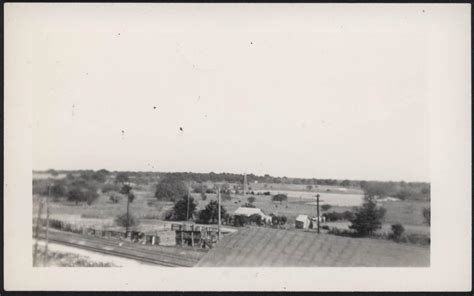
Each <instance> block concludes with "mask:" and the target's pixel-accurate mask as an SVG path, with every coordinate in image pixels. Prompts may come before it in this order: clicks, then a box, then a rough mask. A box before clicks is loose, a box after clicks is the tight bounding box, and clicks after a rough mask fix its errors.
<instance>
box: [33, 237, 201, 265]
mask: <svg viewBox="0 0 474 296" xmlns="http://www.w3.org/2000/svg"><path fill="white" fill-rule="evenodd" d="M38 238H40V239H45V236H44V234H43V233H42V234H40V235H39V237H38ZM48 239H49V241H51V242H55V243H58V244H63V245H68V246H72V247H76V248H81V249H85V250H90V251H94V252H99V253H103V254H107V255H113V256H118V257H123V258H128V259H133V260H137V261H141V262H145V263H149V264H153V265H159V266H167V267H192V266H194V265H196V264H197V263H198V262H199V260H200V259H201V257H202V256H203V255H204V254H205V253H206V252H202V251H195V250H180V249H173V250H171V249H170V250H167V251H164V250H163V249H159V248H158V247H157V248H156V249H151V248H144V246H141V245H137V244H132V243H127V242H122V241H118V240H107V239H103V238H98V237H87V236H82V235H77V234H69V233H59V232H50V233H49V237H48ZM119 243H122V244H121V245H119ZM173 252H180V253H181V254H174V253H173Z"/></svg>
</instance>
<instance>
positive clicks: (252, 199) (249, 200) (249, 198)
mask: <svg viewBox="0 0 474 296" xmlns="http://www.w3.org/2000/svg"><path fill="white" fill-rule="evenodd" d="M247 200H248V202H249V203H251V204H252V203H254V202H255V200H256V198H255V196H249V197H248V198H247Z"/></svg>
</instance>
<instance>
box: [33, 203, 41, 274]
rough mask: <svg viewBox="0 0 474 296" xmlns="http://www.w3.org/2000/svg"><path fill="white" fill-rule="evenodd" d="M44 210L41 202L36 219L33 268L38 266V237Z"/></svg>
mask: <svg viewBox="0 0 474 296" xmlns="http://www.w3.org/2000/svg"><path fill="white" fill-rule="evenodd" d="M42 210H43V201H42V200H40V203H39V206H38V218H36V228H35V237H36V241H35V254H34V256H33V266H36V263H37V262H38V239H39V238H38V236H39V232H40V227H41V226H40V223H41V212H42Z"/></svg>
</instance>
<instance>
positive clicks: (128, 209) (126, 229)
mask: <svg viewBox="0 0 474 296" xmlns="http://www.w3.org/2000/svg"><path fill="white" fill-rule="evenodd" d="M129 211H130V192H129V193H128V194H127V223H125V235H128V226H129V224H130V217H129Z"/></svg>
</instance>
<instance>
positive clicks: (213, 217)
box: [199, 200, 227, 224]
mask: <svg viewBox="0 0 474 296" xmlns="http://www.w3.org/2000/svg"><path fill="white" fill-rule="evenodd" d="M218 207H219V205H218V202H217V201H215V200H211V201H210V202H209V203H208V204H207V206H206V207H205V208H204V209H203V210H201V211H200V212H199V221H200V222H201V223H204V224H209V223H217V222H218V221H217V220H218V216H219V213H218V209H219V208H218ZM225 216H227V211H226V209H225V208H224V207H223V206H222V205H221V218H223V217H225Z"/></svg>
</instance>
